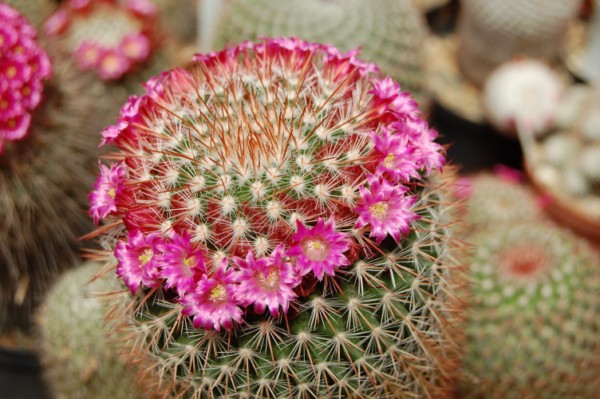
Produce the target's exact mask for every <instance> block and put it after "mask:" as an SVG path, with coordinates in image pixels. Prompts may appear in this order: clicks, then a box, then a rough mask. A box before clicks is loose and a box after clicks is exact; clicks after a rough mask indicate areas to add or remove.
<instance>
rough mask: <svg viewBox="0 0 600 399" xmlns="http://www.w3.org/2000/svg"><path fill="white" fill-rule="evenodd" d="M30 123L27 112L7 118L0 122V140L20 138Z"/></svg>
mask: <svg viewBox="0 0 600 399" xmlns="http://www.w3.org/2000/svg"><path fill="white" fill-rule="evenodd" d="M30 124H31V115H29V114H28V113H23V114H21V115H19V116H16V117H14V118H9V119H8V120H6V121H5V122H2V124H0V140H1V141H5V140H9V141H13V140H19V139H22V138H23V137H25V135H26V134H27V130H28V129H29V125H30ZM0 153H1V151H0Z"/></svg>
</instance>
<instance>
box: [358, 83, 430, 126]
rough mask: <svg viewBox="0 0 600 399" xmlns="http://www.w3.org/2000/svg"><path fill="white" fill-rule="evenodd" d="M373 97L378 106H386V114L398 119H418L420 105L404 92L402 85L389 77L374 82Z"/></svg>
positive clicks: (371, 92)
mask: <svg viewBox="0 0 600 399" xmlns="http://www.w3.org/2000/svg"><path fill="white" fill-rule="evenodd" d="M369 93H370V94H372V95H373V100H374V102H375V105H376V106H384V109H385V111H386V112H390V113H393V114H394V115H396V117H401V118H410V119H418V116H419V112H420V111H419V105H418V104H417V102H416V101H415V100H414V98H413V97H412V96H411V95H410V93H409V92H402V91H401V90H400V85H399V84H398V83H397V82H395V81H394V80H393V79H392V78H390V77H389V76H388V77H386V78H385V79H383V80H377V79H374V80H373V89H372V90H371V91H370V92H369Z"/></svg>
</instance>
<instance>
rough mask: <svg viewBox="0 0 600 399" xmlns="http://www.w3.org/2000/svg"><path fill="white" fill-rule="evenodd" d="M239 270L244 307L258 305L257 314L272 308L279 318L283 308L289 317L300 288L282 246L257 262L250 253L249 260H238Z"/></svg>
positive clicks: (297, 278)
mask: <svg viewBox="0 0 600 399" xmlns="http://www.w3.org/2000/svg"><path fill="white" fill-rule="evenodd" d="M233 261H234V262H235V264H236V265H237V267H238V268H239V271H238V272H235V279H236V281H237V282H238V283H239V287H238V289H237V293H236V295H237V298H238V299H239V300H240V302H241V303H242V305H244V306H248V305H250V304H253V305H254V311H255V312H256V313H259V314H261V313H263V312H264V311H265V308H268V309H269V311H270V312H271V314H272V315H273V316H274V317H277V316H278V315H279V307H280V306H281V309H282V310H283V313H287V311H288V307H289V304H290V301H292V300H294V299H295V298H296V294H295V293H294V288H295V287H296V286H298V284H300V281H301V279H300V277H299V276H298V275H297V274H296V272H295V270H294V267H293V265H292V264H291V263H289V262H286V261H285V260H284V246H283V244H280V245H278V246H277V248H275V250H273V253H272V254H271V256H269V257H264V258H260V259H254V255H253V254H252V251H248V254H247V255H246V259H242V258H237V257H236V258H234V259H233Z"/></svg>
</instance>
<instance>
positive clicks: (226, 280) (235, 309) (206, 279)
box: [180, 259, 242, 331]
mask: <svg viewBox="0 0 600 399" xmlns="http://www.w3.org/2000/svg"><path fill="white" fill-rule="evenodd" d="M237 288H238V285H237V284H236V283H235V277H234V275H233V270H231V269H227V259H223V262H222V263H221V265H220V266H219V268H218V269H217V270H216V272H215V273H214V274H213V275H208V274H205V275H203V276H202V277H201V278H200V280H199V281H198V283H197V285H196V287H195V289H194V291H192V292H189V293H187V294H186V295H185V296H184V297H183V298H181V301H180V302H181V303H182V304H183V306H184V309H183V313H184V314H185V315H187V316H193V325H194V327H195V328H205V329H214V330H217V331H220V330H221V327H223V328H224V329H226V330H230V329H231V328H233V322H236V323H241V322H242V309H241V308H240V307H239V305H240V302H239V301H238V300H237V298H236V297H237V295H236V291H237Z"/></svg>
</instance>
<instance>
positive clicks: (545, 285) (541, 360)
mask: <svg viewBox="0 0 600 399" xmlns="http://www.w3.org/2000/svg"><path fill="white" fill-rule="evenodd" d="M515 206H519V204H515ZM469 241H470V242H471V243H472V244H473V245H474V248H475V249H474V253H473V254H472V256H471V257H470V262H469V263H470V275H471V277H472V280H473V295H472V299H471V309H470V313H469V314H470V317H469V320H468V324H467V343H468V344H467V346H466V348H465V349H466V356H465V360H464V369H465V378H464V381H463V383H462V392H461V393H460V395H459V397H461V398H490V399H492V398H498V399H512V398H515V399H563V398H582V399H583V398H590V399H591V398H596V397H597V395H598V392H600V383H599V382H600V380H599V379H598V374H599V373H600V298H599V297H598V292H599V290H600V262H599V261H598V258H597V256H595V255H597V254H595V253H594V252H593V251H591V250H590V249H589V248H588V247H586V246H584V245H583V243H582V242H581V241H578V239H577V238H576V237H575V236H573V235H571V234H569V233H567V231H563V230H559V229H557V228H555V227H553V226H549V225H544V224H533V223H530V224H527V225H525V224H520V223H519V222H518V221H515V222H514V223H504V224H497V225H496V226H494V227H492V228H491V229H489V230H487V231H485V232H481V233H478V234H476V235H473V236H471V237H470V238H469Z"/></svg>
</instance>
